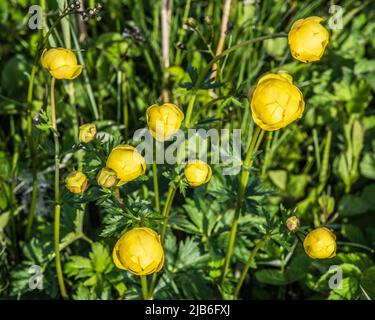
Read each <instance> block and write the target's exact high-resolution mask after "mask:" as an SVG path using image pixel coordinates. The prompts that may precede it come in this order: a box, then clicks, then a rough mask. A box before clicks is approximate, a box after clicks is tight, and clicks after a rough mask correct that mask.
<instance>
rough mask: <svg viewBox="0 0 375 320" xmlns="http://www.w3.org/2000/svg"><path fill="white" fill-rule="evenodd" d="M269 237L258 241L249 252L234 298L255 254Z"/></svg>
mask: <svg viewBox="0 0 375 320" xmlns="http://www.w3.org/2000/svg"><path fill="white" fill-rule="evenodd" d="M268 239H269V236H266V237H264V238H263V239H262V240H260V241H259V242H258V243H257V244H256V245H255V247H254V249H253V251H252V252H251V254H250V256H249V258H248V259H247V261H246V264H245V266H244V268H243V269H242V272H241V276H240V279H239V280H238V283H237V286H236V289H235V291H234V296H235V297H236V298H237V297H238V294H239V293H240V290H241V287H242V285H243V282H244V280H245V278H246V275H247V272H248V271H249V268H250V266H251V264H252V262H253V261H254V259H255V256H256V254H257V253H258V251H259V249H260V248H261V247H262V246H263V245H264V244H265V243H266V242H267V241H268Z"/></svg>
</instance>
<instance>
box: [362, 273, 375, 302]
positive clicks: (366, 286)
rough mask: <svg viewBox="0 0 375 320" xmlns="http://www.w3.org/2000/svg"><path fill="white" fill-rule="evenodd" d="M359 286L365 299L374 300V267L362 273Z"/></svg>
mask: <svg viewBox="0 0 375 320" xmlns="http://www.w3.org/2000/svg"><path fill="white" fill-rule="evenodd" d="M360 286H361V290H363V293H364V294H365V296H366V298H367V299H372V300H374V299H375V266H374V267H371V268H369V269H367V270H365V272H363V274H362V278H361V283H360Z"/></svg>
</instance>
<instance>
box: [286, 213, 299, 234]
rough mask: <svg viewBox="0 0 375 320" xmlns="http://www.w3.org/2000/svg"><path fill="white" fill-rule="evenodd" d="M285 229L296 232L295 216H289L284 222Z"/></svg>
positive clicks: (296, 218)
mask: <svg viewBox="0 0 375 320" xmlns="http://www.w3.org/2000/svg"><path fill="white" fill-rule="evenodd" d="M286 227H287V228H288V230H289V231H296V230H297V229H298V228H299V219H298V217H296V216H291V217H289V218H288V219H287V220H286Z"/></svg>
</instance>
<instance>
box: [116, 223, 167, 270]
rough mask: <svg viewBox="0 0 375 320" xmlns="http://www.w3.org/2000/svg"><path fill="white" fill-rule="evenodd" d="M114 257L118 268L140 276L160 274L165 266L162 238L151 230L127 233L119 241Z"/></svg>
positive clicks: (137, 229) (133, 230)
mask: <svg viewBox="0 0 375 320" xmlns="http://www.w3.org/2000/svg"><path fill="white" fill-rule="evenodd" d="M112 257H113V262H114V263H115V265H116V267H117V268H119V269H124V270H127V271H129V272H131V273H133V274H136V275H140V276H144V275H148V274H152V273H154V272H159V271H160V269H161V268H162V267H163V265H164V250H163V247H162V245H161V242H160V236H159V235H158V234H157V233H156V232H155V231H154V230H152V229H150V228H134V229H131V230H130V231H127V232H126V233H125V234H124V235H123V236H122V237H121V238H120V239H119V240H118V241H117V243H116V245H115V247H114V249H113V254H112Z"/></svg>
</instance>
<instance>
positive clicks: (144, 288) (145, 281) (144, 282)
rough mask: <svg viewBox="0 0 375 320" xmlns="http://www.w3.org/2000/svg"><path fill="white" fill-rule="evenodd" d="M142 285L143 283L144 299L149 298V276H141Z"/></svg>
mask: <svg viewBox="0 0 375 320" xmlns="http://www.w3.org/2000/svg"><path fill="white" fill-rule="evenodd" d="M141 285H142V295H143V300H147V297H148V295H147V292H148V289H147V276H141Z"/></svg>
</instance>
